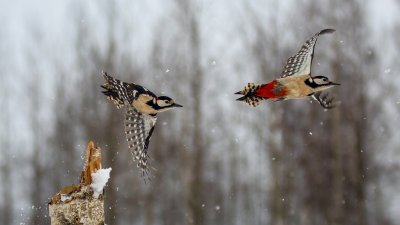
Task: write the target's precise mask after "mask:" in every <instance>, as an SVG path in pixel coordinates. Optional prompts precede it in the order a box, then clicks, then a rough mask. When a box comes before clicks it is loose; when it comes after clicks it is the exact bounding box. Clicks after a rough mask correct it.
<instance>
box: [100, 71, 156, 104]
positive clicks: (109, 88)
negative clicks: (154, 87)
mask: <svg viewBox="0 0 400 225" xmlns="http://www.w3.org/2000/svg"><path fill="white" fill-rule="evenodd" d="M103 76H104V79H105V80H106V83H105V84H103V85H101V87H102V88H104V89H105V90H103V94H105V95H106V96H107V99H109V100H111V101H112V102H113V103H114V104H115V105H116V106H117V108H118V109H119V108H122V107H123V106H130V104H131V103H132V101H133V100H136V99H137V98H138V97H139V94H147V95H150V96H154V97H155V96H156V95H155V94H154V93H153V92H151V91H149V90H147V89H146V88H145V87H142V86H140V85H137V84H134V83H127V82H123V81H120V80H118V79H116V78H114V77H112V76H110V75H108V74H107V73H103Z"/></svg>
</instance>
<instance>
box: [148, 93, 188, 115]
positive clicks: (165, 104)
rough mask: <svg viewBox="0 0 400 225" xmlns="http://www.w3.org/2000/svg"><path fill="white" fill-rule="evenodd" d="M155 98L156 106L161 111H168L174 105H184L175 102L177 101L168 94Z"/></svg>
mask: <svg viewBox="0 0 400 225" xmlns="http://www.w3.org/2000/svg"><path fill="white" fill-rule="evenodd" d="M154 100H155V102H154V106H155V108H156V109H157V110H158V111H159V112H163V111H167V110H169V109H172V108H174V107H182V105H179V104H177V103H175V101H174V100H173V99H172V98H170V97H168V96H159V97H157V98H155V99H154Z"/></svg>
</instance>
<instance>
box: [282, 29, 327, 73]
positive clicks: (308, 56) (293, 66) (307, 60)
mask: <svg viewBox="0 0 400 225" xmlns="http://www.w3.org/2000/svg"><path fill="white" fill-rule="evenodd" d="M334 31H335V30H334V29H325V30H321V31H320V32H318V33H316V34H315V35H314V36H313V37H312V38H310V39H309V40H307V41H306V43H304V45H303V46H302V47H301V49H300V51H299V52H298V53H297V54H296V55H294V56H292V57H290V58H289V59H288V60H287V61H286V64H285V66H284V68H283V71H282V74H281V77H282V78H284V77H287V76H293V75H294V76H295V75H304V74H311V63H312V60H313V56H314V47H315V43H317V39H318V37H319V35H322V34H329V33H332V32H334Z"/></svg>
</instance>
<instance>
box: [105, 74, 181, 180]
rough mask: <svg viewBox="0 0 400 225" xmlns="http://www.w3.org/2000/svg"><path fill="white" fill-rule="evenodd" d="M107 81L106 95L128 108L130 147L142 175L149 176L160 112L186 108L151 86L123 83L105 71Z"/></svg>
mask: <svg viewBox="0 0 400 225" xmlns="http://www.w3.org/2000/svg"><path fill="white" fill-rule="evenodd" d="M103 76H104V79H105V80H106V83H105V84H103V85H101V87H102V88H104V89H105V90H103V91H102V92H103V94H105V95H106V96H107V99H109V100H111V101H112V102H113V103H114V104H115V105H116V106H117V108H118V109H119V108H122V107H125V108H126V112H125V134H126V140H127V141H128V147H129V149H130V150H131V153H132V157H133V160H134V161H137V167H138V168H140V170H141V173H142V175H143V176H144V177H145V176H148V175H149V174H148V173H149V165H148V164H149V163H148V153H147V151H148V148H149V143H150V138H151V135H152V134H153V131H154V126H155V124H156V121H157V113H159V112H164V111H167V110H170V109H172V108H175V107H182V106H181V105H179V104H177V103H175V101H174V100H173V99H171V98H170V97H168V96H157V95H155V94H154V93H153V92H151V91H149V90H148V89H147V88H145V87H142V86H140V85H137V84H134V83H127V82H122V81H120V80H118V79H115V78H113V77H111V76H110V75H108V74H107V73H103Z"/></svg>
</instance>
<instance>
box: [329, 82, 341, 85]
mask: <svg viewBox="0 0 400 225" xmlns="http://www.w3.org/2000/svg"><path fill="white" fill-rule="evenodd" d="M331 84H332V85H340V84H338V83H334V82H331Z"/></svg>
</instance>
